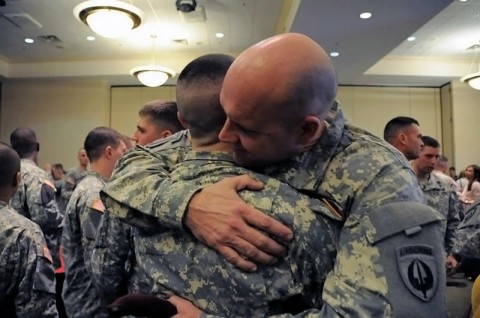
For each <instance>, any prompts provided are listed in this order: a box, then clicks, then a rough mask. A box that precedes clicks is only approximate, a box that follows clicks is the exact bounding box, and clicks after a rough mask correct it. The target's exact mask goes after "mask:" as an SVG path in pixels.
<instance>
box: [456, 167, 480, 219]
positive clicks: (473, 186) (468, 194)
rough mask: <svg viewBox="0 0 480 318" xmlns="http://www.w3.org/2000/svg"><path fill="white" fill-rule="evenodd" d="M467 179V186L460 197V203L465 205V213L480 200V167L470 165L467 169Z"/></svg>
mask: <svg viewBox="0 0 480 318" xmlns="http://www.w3.org/2000/svg"><path fill="white" fill-rule="evenodd" d="M465 178H467V180H468V184H467V186H466V187H465V188H464V189H463V191H462V194H461V195H460V201H462V202H463V203H464V204H465V211H466V209H468V207H469V206H470V205H471V204H472V203H473V202H474V201H475V200H477V199H478V198H480V167H479V166H477V165H469V166H468V167H467V169H465Z"/></svg>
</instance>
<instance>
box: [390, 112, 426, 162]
mask: <svg viewBox="0 0 480 318" xmlns="http://www.w3.org/2000/svg"><path fill="white" fill-rule="evenodd" d="M421 137H422V133H421V132H420V124H419V123H418V121H417V120H416V119H413V118H411V117H395V118H393V119H391V120H390V121H389V122H388V123H387V124H386V125H385V129H384V131H383V139H385V141H386V142H388V143H389V144H391V145H392V146H394V147H395V148H397V149H398V150H399V151H400V152H401V153H403V155H404V156H405V158H407V160H413V159H417V158H418V156H419V155H420V150H422V147H423V143H422V138H421Z"/></svg>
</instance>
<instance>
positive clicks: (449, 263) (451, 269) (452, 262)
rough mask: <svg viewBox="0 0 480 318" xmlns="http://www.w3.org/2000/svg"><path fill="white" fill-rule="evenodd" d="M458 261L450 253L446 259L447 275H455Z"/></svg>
mask: <svg viewBox="0 0 480 318" xmlns="http://www.w3.org/2000/svg"><path fill="white" fill-rule="evenodd" d="M457 266H458V262H457V260H456V259H455V257H454V256H453V255H448V256H447V259H446V261H445V267H446V269H447V275H453V274H454V273H455V271H456V270H457Z"/></svg>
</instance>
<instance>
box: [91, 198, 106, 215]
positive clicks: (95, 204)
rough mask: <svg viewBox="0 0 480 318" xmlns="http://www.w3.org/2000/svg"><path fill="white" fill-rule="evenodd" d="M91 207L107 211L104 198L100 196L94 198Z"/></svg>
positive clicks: (99, 210)
mask: <svg viewBox="0 0 480 318" xmlns="http://www.w3.org/2000/svg"><path fill="white" fill-rule="evenodd" d="M91 208H92V209H94V210H95V211H98V212H100V213H103V212H105V205H104V204H103V202H102V200H100V198H96V199H95V200H93V202H92V205H91Z"/></svg>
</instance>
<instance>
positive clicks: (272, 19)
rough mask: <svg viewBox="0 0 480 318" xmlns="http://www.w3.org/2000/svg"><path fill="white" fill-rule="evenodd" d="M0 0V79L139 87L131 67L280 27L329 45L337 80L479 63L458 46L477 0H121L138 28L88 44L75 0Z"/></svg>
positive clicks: (235, 48) (472, 30)
mask: <svg viewBox="0 0 480 318" xmlns="http://www.w3.org/2000/svg"><path fill="white" fill-rule="evenodd" d="M3 2H4V3H5V6H1V4H2V0H0V81H1V80H3V81H5V80H10V79H22V78H65V77H81V78H95V79H104V80H106V81H108V82H109V83H110V84H111V85H140V83H139V82H138V81H137V80H136V79H135V78H134V77H133V76H131V75H130V74H129V70H130V69H132V68H134V67H136V66H140V65H148V64H152V63H155V64H157V65H162V66H166V67H169V68H171V69H173V70H175V71H176V72H177V73H178V72H179V71H181V69H182V68H183V67H184V66H185V65H186V64H187V63H188V62H189V61H190V60H192V59H193V58H195V57H197V56H199V55H202V54H206V53H213V52H214V53H228V54H232V55H237V54H238V53H239V52H241V51H242V50H244V49H245V48H247V47H248V46H250V45H252V44H253V43H256V42H258V41H260V40H261V39H264V38H266V37H269V36H271V35H274V34H278V33H282V32H286V31H291V32H300V33H303V34H306V35H308V36H310V37H312V38H313V39H314V40H316V41H317V42H318V43H319V44H321V45H322V46H323V47H324V49H325V50H327V51H328V52H331V51H338V52H339V53H340V55H339V56H338V57H335V58H332V59H333V61H334V63H335V66H336V69H337V72H338V78H339V83H340V84H343V85H387V86H390V85H395V86H427V87H440V86H442V85H444V84H446V83H448V82H450V81H451V80H452V79H458V78H459V77H461V76H463V75H465V74H467V73H471V72H473V71H478V62H480V61H479V60H480V59H477V63H476V64H475V63H473V61H474V59H475V58H476V55H478V57H479V58H480V55H479V54H478V51H480V48H479V49H476V50H475V49H472V50H466V49H467V48H468V47H471V46H472V45H475V44H477V43H480V42H479V41H480V0H468V1H465V2H463V1H460V0H455V1H453V0H302V1H300V0H283V1H282V0H197V9H196V10H195V12H192V13H181V12H180V11H177V10H176V6H175V0H131V1H125V2H129V3H131V4H133V5H135V6H137V7H138V8H140V9H141V10H142V11H143V12H144V22H143V23H142V25H140V27H138V28H137V29H135V30H133V31H132V32H130V33H129V34H128V35H126V36H124V37H122V38H118V39H107V38H102V37H100V36H96V40H95V41H87V40H86V37H87V36H89V35H95V34H94V33H93V32H92V31H91V30H90V29H89V27H87V26H86V25H84V24H83V23H81V22H80V21H78V20H77V19H76V18H75V17H74V15H73V8H74V7H75V5H77V4H78V3H80V2H81V1H73V0H49V1H39V0H3ZM365 11H368V12H371V13H372V17H371V18H370V19H368V20H362V19H360V18H359V15H360V13H362V12H365ZM19 25H20V26H19ZM216 32H223V33H224V34H225V37H224V38H221V39H219V38H217V37H215V33H216ZM152 35H154V36H156V38H155V39H152ZM42 36H43V38H42ZM409 36H415V37H416V40H415V41H412V42H409V41H407V40H406V39H407V38H408V37H409ZM26 37H30V38H33V39H34V40H35V42H34V43H33V44H27V43H25V42H24V39H25V38H26ZM279 54H281V52H279ZM285 58H292V57H290V56H286V57H285ZM293 58H294V57H293ZM174 82H175V78H173V79H172V80H171V81H170V83H174Z"/></svg>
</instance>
